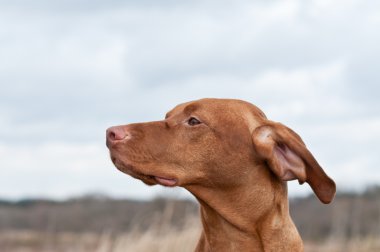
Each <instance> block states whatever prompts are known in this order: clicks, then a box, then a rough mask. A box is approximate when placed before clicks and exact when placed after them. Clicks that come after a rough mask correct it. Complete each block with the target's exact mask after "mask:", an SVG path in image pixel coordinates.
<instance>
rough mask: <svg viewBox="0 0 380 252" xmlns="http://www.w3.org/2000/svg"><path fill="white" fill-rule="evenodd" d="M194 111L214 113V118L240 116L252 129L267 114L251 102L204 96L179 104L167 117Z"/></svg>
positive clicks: (206, 113) (205, 114) (205, 113)
mask: <svg viewBox="0 0 380 252" xmlns="http://www.w3.org/2000/svg"><path fill="white" fill-rule="evenodd" d="M194 112H197V113H199V114H201V115H204V116H207V115H213V117H214V118H215V117H216V118H230V119H234V118H239V119H242V120H244V121H245V122H246V124H247V125H248V127H249V129H250V130H251V131H252V130H253V129H255V128H256V127H257V126H259V125H260V124H261V122H262V121H263V120H265V119H266V116H265V114H264V113H263V112H262V111H261V110H260V109H259V108H258V107H256V106H255V105H253V104H251V103H249V102H246V101H242V100H235V99H217V98H204V99H200V100H196V101H190V102H185V103H182V104H179V105H177V106H176V107H174V108H173V109H172V110H170V111H169V112H168V113H167V114H166V117H165V118H168V117H170V116H172V115H177V114H185V115H191V114H192V113H194Z"/></svg>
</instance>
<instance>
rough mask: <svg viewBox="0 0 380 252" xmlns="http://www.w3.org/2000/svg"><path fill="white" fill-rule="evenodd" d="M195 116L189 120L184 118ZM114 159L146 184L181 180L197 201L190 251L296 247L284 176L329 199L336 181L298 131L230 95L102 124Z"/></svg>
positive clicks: (298, 242) (297, 238)
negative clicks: (150, 118)
mask: <svg viewBox="0 0 380 252" xmlns="http://www.w3.org/2000/svg"><path fill="white" fill-rule="evenodd" d="M192 117H193V118H195V119H197V120H198V121H199V122H200V123H199V124H198V123H196V124H195V125H190V124H191V123H190V122H189V119H190V118H192ZM107 146H108V147H109V149H110V153H111V159H112V161H113V162H114V164H115V166H116V167H117V168H118V169H119V170H121V171H123V172H124V173H127V174H129V175H131V176H132V177H134V178H137V179H140V180H142V181H143V182H144V183H146V184H148V185H155V184H162V185H166V186H181V187H184V188H186V189H187V190H188V191H190V192H191V193H192V194H193V195H194V196H195V197H196V198H197V200H198V201H199V203H200V208H201V210H200V211H201V220H202V225H203V231H202V234H201V237H200V240H199V243H198V245H197V247H196V249H195V251H199V252H201V251H218V252H219V251H276V252H278V251H291V252H295V251H303V245H302V241H301V238H300V236H299V234H298V231H297V229H296V227H295V226H294V224H293V221H292V220H291V218H290V215H289V207H288V198H287V185H286V181H288V180H293V179H298V181H299V182H300V183H303V182H307V183H309V184H310V186H311V187H312V189H313V191H314V192H315V194H316V195H317V197H318V198H319V199H320V200H321V201H322V202H324V203H329V202H330V201H331V200H332V199H333V197H334V195H335V183H334V182H333V181H332V180H331V179H330V178H329V177H328V176H327V175H326V173H325V172H324V171H323V170H322V168H321V167H320V166H319V164H318V163H317V161H316V160H315V158H314V157H313V156H312V154H311V153H310V151H309V150H307V148H306V146H305V144H304V143H303V142H302V140H301V138H300V137H299V136H298V135H297V134H296V133H294V132H293V131H292V130H290V129H289V128H287V127H286V126H284V125H282V124H279V123H275V122H272V121H269V120H268V119H267V118H266V116H265V115H264V113H263V112H262V111H261V110H259V109H258V108H257V107H255V106H254V105H252V104H250V103H247V102H244V101H240V100H230V99H202V100H198V101H192V102H188V103H183V104H180V105H178V106H176V107H175V108H174V109H173V110H171V111H170V112H168V113H167V116H166V119H165V120H163V121H156V122H148V123H138V124H129V125H125V126H117V127H112V128H110V129H108V130H107Z"/></svg>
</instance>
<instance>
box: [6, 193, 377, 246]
mask: <svg viewBox="0 0 380 252" xmlns="http://www.w3.org/2000/svg"><path fill="white" fill-rule="evenodd" d="M290 206H291V207H290V208H291V209H290V211H291V215H292V217H293V220H294V221H295V224H296V226H297V228H298V229H299V231H300V233H301V236H302V238H303V240H304V241H305V251H306V252H375V251H376V252H377V251H380V189H379V188H374V189H371V190H368V191H366V192H365V193H362V194H347V193H345V194H342V193H341V194H339V195H338V196H337V197H336V199H335V201H334V203H333V204H332V205H323V204H321V203H320V202H318V201H317V200H316V199H315V197H313V196H310V197H307V198H300V199H293V200H291V204H290ZM199 235H200V223H199V217H198V206H197V204H196V203H195V202H194V201H189V200H173V199H156V200H153V201H149V202H141V201H131V200H115V199H110V198H106V197H98V196H96V197H92V196H91V197H83V198H77V199H71V200H67V201H64V202H57V201H52V200H24V201H19V202H7V201H1V200H0V251H1V252H87V251H95V252H122V251H131V252H152V251H153V252H154V251H157V252H174V251H176V252H177V251H181V252H186V251H193V249H194V247H195V245H196V243H197V240H198V238H199Z"/></svg>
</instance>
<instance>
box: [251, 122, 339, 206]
mask: <svg viewBox="0 0 380 252" xmlns="http://www.w3.org/2000/svg"><path fill="white" fill-rule="evenodd" d="M252 139H253V145H254V148H255V150H256V152H257V153H258V155H259V156H260V157H261V158H263V159H264V160H265V161H266V163H267V164H268V166H269V168H270V169H271V170H272V171H273V172H274V174H276V175H277V177H279V178H280V179H282V180H284V181H288V180H294V179H298V182H299V183H300V184H302V183H304V182H307V183H308V184H309V185H310V186H311V188H312V189H313V191H314V193H315V194H316V195H317V197H318V198H319V200H320V201H322V202H323V203H325V204H327V203H330V202H331V201H332V199H333V198H334V195H335V191H336V186H335V183H334V181H333V180H332V179H331V178H329V177H328V176H327V175H326V173H325V172H324V171H323V170H322V167H321V166H320V165H319V164H318V162H317V160H315V158H314V157H313V155H312V154H311V153H310V151H309V150H308V149H307V148H306V146H305V144H304V143H303V142H302V139H301V138H300V137H299V136H298V135H297V134H296V133H295V132H294V131H292V130H291V129H289V128H288V127H286V126H284V125H282V124H280V123H275V122H271V121H267V123H266V124H264V125H262V126H259V127H257V128H256V129H255V130H254V131H253V133H252Z"/></svg>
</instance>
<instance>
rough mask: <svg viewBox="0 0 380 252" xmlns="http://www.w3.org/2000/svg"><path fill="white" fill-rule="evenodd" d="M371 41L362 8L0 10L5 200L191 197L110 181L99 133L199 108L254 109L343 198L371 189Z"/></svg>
mask: <svg viewBox="0 0 380 252" xmlns="http://www.w3.org/2000/svg"><path fill="white" fill-rule="evenodd" d="M379 27H380V2H379V1H370V0H348V1H347V0H344V1H343V0H310V1H303V0H289V1H284V0H281V1H280V0H278V1H248V0H238V1H227V0H218V1H216V0H215V1H214V0H210V1H201V0H192V1H174V0H163V1H158V0H139V1H137V0H127V1H122V0H110V1H100V0H65V1H51V0H35V1H28V0H13V1H5V0H4V1H3V0H0V169H1V170H0V171H1V173H0V197H2V198H10V199H18V198H22V197H30V196H32V197H37V196H43V197H57V198H66V197H70V196H73V195H74V196H75V195H81V194H84V193H89V192H104V193H107V194H109V195H112V196H115V197H133V198H140V199H142V198H144V199H147V198H151V197H154V196H157V195H162V194H171V195H174V196H178V195H186V194H185V192H184V191H182V190H180V189H176V190H168V189H163V188H162V187H160V186H156V187H147V186H145V185H144V184H143V183H141V182H140V181H137V180H133V179H131V178H129V177H128V176H126V175H123V174H121V173H120V172H118V171H117V170H116V169H115V168H114V167H113V165H112V164H111V162H110V161H109V158H108V151H107V149H106V147H105V144H104V143H105V139H104V136H105V129H106V128H107V127H109V126H111V125H117V124H125V123H130V122H138V121H150V120H159V119H161V118H163V116H164V115H165V112H166V111H167V110H169V109H170V108H172V107H173V106H175V105H176V104H177V103H180V102H184V101H188V100H193V99H198V98H202V97H229V98H238V99H244V100H247V101H250V102H252V103H254V104H256V105H258V106H259V107H261V108H262V109H263V110H264V112H266V114H267V116H268V117H269V118H270V119H272V120H275V121H280V122H283V123H284V124H286V125H288V126H289V127H291V128H292V129H294V130H295V131H296V132H298V133H299V134H300V135H301V136H302V137H303V139H304V141H305V142H306V144H307V145H308V146H309V148H310V150H311V151H312V152H313V153H314V155H315V157H316V158H317V160H318V161H319V162H320V163H321V165H322V166H323V167H324V168H325V170H326V171H327V173H328V174H329V175H331V177H333V178H334V179H335V180H336V182H337V184H338V187H339V188H340V189H342V190H343V189H344V190H352V189H359V190H360V189H362V188H364V187H365V186H367V185H371V184H376V183H378V184H379V183H380V170H379V168H378V167H377V166H378V163H379V161H380V155H379V151H380V148H379V144H380V71H379V67H380V62H379V58H380V49H379V45H380V33H379ZM290 184H291V185H290V194H291V195H298V194H306V193H310V192H311V189H310V188H309V187H308V186H307V185H303V186H299V185H298V183H296V182H294V183H293V182H292V183H290Z"/></svg>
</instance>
